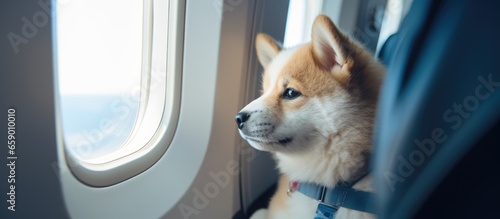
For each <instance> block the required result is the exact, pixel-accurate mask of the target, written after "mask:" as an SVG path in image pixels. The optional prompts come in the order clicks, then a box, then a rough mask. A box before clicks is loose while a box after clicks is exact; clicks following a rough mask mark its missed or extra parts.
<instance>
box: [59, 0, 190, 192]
mask: <svg viewBox="0 0 500 219" xmlns="http://www.w3.org/2000/svg"><path fill="white" fill-rule="evenodd" d="M176 3H177V2H176V1H166V0H143V1H133V0H128V1H123V0H106V1H100V0H73V1H67V2H65V3H64V4H63V3H61V4H56V6H57V8H56V11H57V12H56V14H55V19H56V25H55V33H56V37H55V45H56V52H57V54H56V55H57V59H56V60H57V61H56V66H57V71H56V78H57V80H58V81H57V86H58V89H57V90H58V107H59V108H58V109H59V110H58V118H59V119H60V120H59V121H60V122H59V124H60V127H61V129H62V131H61V132H59V135H62V137H63V139H64V149H65V150H66V152H67V153H65V155H66V160H67V161H68V162H67V163H68V167H69V168H70V169H71V170H72V172H73V173H74V174H75V176H77V177H78V178H79V179H80V180H81V181H83V182H85V183H87V184H90V185H95V186H106V185H111V184H113V183H117V182H119V181H123V180H125V179H127V178H130V177H132V176H134V175H136V174H139V173H140V172H142V171H144V170H145V169H147V168H149V167H150V166H151V165H153V164H154V163H155V162H156V161H157V160H158V159H159V158H160V157H161V156H162V155H163V153H164V152H165V151H166V149H167V148H168V146H169V143H170V140H171V139H172V136H173V133H174V132H175V124H177V123H176V120H177V116H178V107H179V99H180V72H181V71H180V69H181V68H180V64H181V63H182V62H180V60H181V57H182V54H181V53H182V38H180V36H181V35H180V34H181V33H182V32H180V31H177V30H178V29H179V28H182V26H181V25H182V21H181V20H180V19H179V16H182V15H181V14H179V12H178V11H177V8H176V7H175V5H176ZM172 5H173V6H174V7H170V6H172ZM168 45H170V46H168ZM131 166H133V168H132V167H131ZM113 171H115V172H113ZM116 171H118V172H119V173H117V172H116ZM110 173H113V174H110Z"/></svg>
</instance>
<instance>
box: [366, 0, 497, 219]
mask: <svg viewBox="0 0 500 219" xmlns="http://www.w3.org/2000/svg"><path fill="white" fill-rule="evenodd" d="M499 8H500V2H497V1H487V2H478V1H472V0H453V1H452V0H421V1H414V2H413V5H412V7H411V9H410V11H409V13H408V14H407V16H406V17H405V19H404V21H403V23H402V24H401V28H400V30H399V32H398V34H397V35H396V37H393V38H392V39H391V40H390V41H388V43H390V44H388V45H384V47H383V48H382V49H381V52H380V53H379V57H380V59H381V61H382V62H383V63H386V64H387V69H388V71H387V75H386V79H385V82H384V86H383V88H382V92H381V96H380V102H379V107H378V112H377V120H376V129H375V135H374V154H373V160H372V166H373V176H374V183H375V191H377V193H378V194H379V195H378V198H377V202H376V205H377V209H378V215H379V218H383V219H389V218H390V219H401V218H496V217H498V210H496V209H497V208H496V207H497V206H496V204H498V201H497V200H498V197H500V187H499V186H498V185H496V183H495V182H497V180H496V178H495V177H496V176H498V175H499V173H500V171H499V167H500V165H499V164H500V159H498V158H497V156H498V154H500V153H499V152H500V147H499V143H500V135H498V133H500V132H499V131H500V117H499V115H500V114H499V112H500V91H499V90H500V89H499V88H500V72H499V71H498V64H497V63H498V61H497V57H498V55H497V54H498V52H499V51H500V43H499V42H498V39H500V29H499V28H496V27H494V26H495V24H497V23H499V22H500V13H498V9H499Z"/></svg>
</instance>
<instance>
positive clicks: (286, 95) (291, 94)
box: [282, 88, 301, 100]
mask: <svg viewBox="0 0 500 219" xmlns="http://www.w3.org/2000/svg"><path fill="white" fill-rule="evenodd" d="M300 95H301V93H300V92H299V91H297V90H295V89H293V88H287V89H285V92H283V95H282V97H283V99H287V100H293V99H295V98H297V97H299V96H300Z"/></svg>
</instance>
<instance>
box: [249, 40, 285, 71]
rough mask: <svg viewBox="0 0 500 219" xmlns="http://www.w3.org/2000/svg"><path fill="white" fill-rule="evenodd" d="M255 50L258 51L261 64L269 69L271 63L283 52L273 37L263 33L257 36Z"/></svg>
mask: <svg viewBox="0 0 500 219" xmlns="http://www.w3.org/2000/svg"><path fill="white" fill-rule="evenodd" d="M255 48H256V49H257V58H258V59H259V62H260V64H261V65H262V66H263V67H264V68H267V67H268V66H269V64H270V63H271V61H273V59H274V58H275V57H276V56H277V55H278V53H279V52H280V50H281V45H279V44H278V43H277V42H276V41H275V40H274V39H273V38H272V37H271V36H269V35H267V34H263V33H259V34H257V38H256V41H255Z"/></svg>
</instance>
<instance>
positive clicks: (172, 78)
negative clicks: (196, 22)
mask: <svg viewBox="0 0 500 219" xmlns="http://www.w3.org/2000/svg"><path fill="white" fill-rule="evenodd" d="M54 5H58V4H54ZM176 5H177V2H176V1H172V0H171V1H167V0H144V24H143V28H144V30H143V58H142V73H141V74H142V75H141V92H140V103H139V112H138V116H137V119H136V122H135V125H134V127H133V129H132V132H131V134H130V136H129V137H128V139H127V140H126V141H125V142H124V143H123V145H122V146H121V147H120V149H118V150H116V151H115V152H112V153H109V154H107V155H105V156H102V157H99V158H96V159H89V160H80V159H79V158H78V157H77V156H75V155H73V154H72V153H71V152H70V151H68V150H65V157H66V163H67V164H68V167H69V168H70V170H71V172H72V173H73V175H74V176H75V177H76V178H78V179H79V180H80V181H81V182H83V183H85V184H87V185H89V186H94V187H103V186H109V185H113V184H116V183H119V182H121V181H124V180H126V179H129V178H131V177H133V176H135V175H137V174H139V173H140V172H142V171H144V170H146V169H147V168H149V167H150V166H152V165H153V164H154V163H155V162H156V161H157V160H158V159H159V158H160V157H161V156H162V155H163V154H164V153H165V151H166V150H167V148H168V145H169V144H170V142H171V140H172V138H173V135H174V132H175V128H176V125H177V119H178V114H179V100H180V72H181V69H180V67H181V63H182V62H181V57H182V50H181V49H182V46H180V45H182V31H178V30H179V25H180V24H179V19H178V17H179V16H184V15H183V14H181V13H182V12H180V11H177V10H176V9H177V6H176ZM56 10H58V9H56ZM167 12H168V13H167ZM56 14H57V13H56ZM56 16H57V15H56ZM56 28H57V27H56ZM55 32H57V31H55ZM167 33H168V34H167ZM55 42H56V43H57V39H55ZM54 66H57V63H56V65H54ZM55 74H56V77H55V78H57V71H56V73H55ZM55 84H57V83H55ZM56 90H58V89H56ZM56 104H57V105H59V104H58V103H56ZM58 107H59V106H57V108H58ZM58 134H59V135H61V134H62V133H61V131H60V130H59V131H58ZM159 142H166V143H163V144H159Z"/></svg>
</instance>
